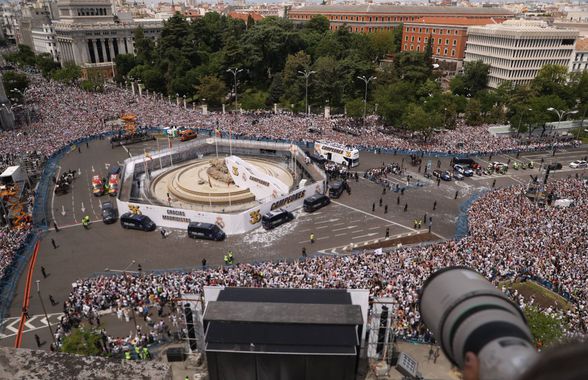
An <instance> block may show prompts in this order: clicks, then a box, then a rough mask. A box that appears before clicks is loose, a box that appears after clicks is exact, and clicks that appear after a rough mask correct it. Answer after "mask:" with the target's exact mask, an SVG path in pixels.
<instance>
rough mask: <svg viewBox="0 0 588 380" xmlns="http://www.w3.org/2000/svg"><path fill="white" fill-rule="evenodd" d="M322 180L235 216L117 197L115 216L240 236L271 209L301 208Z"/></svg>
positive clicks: (319, 191)
mask: <svg viewBox="0 0 588 380" xmlns="http://www.w3.org/2000/svg"><path fill="white" fill-rule="evenodd" d="M324 188H325V184H324V181H321V182H318V183H317V182H315V183H313V184H311V185H308V186H305V187H303V188H301V189H297V190H296V191H293V192H292V193H290V194H287V195H285V196H282V197H278V198H276V199H275V200H272V201H269V202H266V203H264V204H260V205H258V206H257V207H253V208H251V209H249V210H247V211H244V212H241V213H238V214H221V213H213V212H203V211H196V210H186V209H179V208H173V207H165V206H157V205H151V204H145V203H136V202H125V201H121V200H120V199H118V198H117V200H116V203H117V206H118V212H119V215H122V214H124V213H126V212H129V211H135V212H140V213H141V214H143V215H147V216H148V217H149V218H151V220H152V221H153V222H154V223H155V224H156V225H157V226H158V227H166V228H177V229H182V230H185V229H187V228H188V223H190V222H204V223H214V224H217V225H218V226H219V227H220V228H221V229H222V230H223V231H224V232H225V233H226V234H227V235H236V234H242V233H245V232H249V231H252V230H254V229H256V228H257V227H259V226H261V217H262V216H263V215H264V214H267V213H268V212H270V211H272V210H276V209H279V208H283V209H286V210H288V211H293V210H296V209H298V208H300V207H302V203H303V202H304V199H306V198H308V197H310V196H312V195H314V194H316V193H323V192H324Z"/></svg>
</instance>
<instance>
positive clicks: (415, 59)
mask: <svg viewBox="0 0 588 380" xmlns="http://www.w3.org/2000/svg"><path fill="white" fill-rule="evenodd" d="M395 63H396V69H397V70H398V75H399V76H400V78H402V79H403V80H405V81H408V82H412V83H423V82H425V81H426V80H427V79H429V78H430V77H431V74H432V68H431V66H430V65H428V64H427V62H425V55H424V54H423V53H417V52H414V51H410V52H406V51H403V52H401V53H398V54H397V55H396V61H395Z"/></svg>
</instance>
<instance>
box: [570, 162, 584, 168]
mask: <svg viewBox="0 0 588 380" xmlns="http://www.w3.org/2000/svg"><path fill="white" fill-rule="evenodd" d="M586 167H588V162H586V161H584V160H576V161H572V162H570V168H572V169H579V168H586Z"/></svg>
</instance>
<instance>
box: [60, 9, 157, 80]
mask: <svg viewBox="0 0 588 380" xmlns="http://www.w3.org/2000/svg"><path fill="white" fill-rule="evenodd" d="M57 7H58V11H59V20H58V21H56V22H54V23H53V26H54V28H55V36H56V41H57V47H58V50H59V61H60V62H61V64H62V65H64V64H67V63H73V64H76V65H78V66H81V67H82V69H86V70H87V69H99V70H100V71H103V72H104V73H105V74H106V75H110V74H111V73H112V74H113V72H112V71H113V70H114V69H113V67H114V65H113V62H114V59H115V57H116V56H117V55H119V54H133V53H134V52H135V48H134V38H133V33H134V31H135V30H136V29H137V28H138V27H139V26H141V27H142V28H143V30H144V32H145V37H147V38H152V39H156V38H158V37H159V35H160V34H161V29H162V28H163V21H162V20H147V19H139V20H129V21H121V20H119V19H118V18H117V17H115V16H114V15H113V13H112V4H111V2H110V1H109V0H59V2H58V4H57Z"/></svg>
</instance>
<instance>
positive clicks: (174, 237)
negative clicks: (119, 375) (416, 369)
mask: <svg viewBox="0 0 588 380" xmlns="http://www.w3.org/2000/svg"><path fill="white" fill-rule="evenodd" d="M159 145H160V146H161V147H162V148H164V147H166V146H167V140H166V139H165V140H160V141H159ZM151 149H157V142H156V141H151V142H146V143H141V144H136V145H131V146H129V147H128V149H127V148H122V147H117V148H114V149H112V148H111V147H110V144H109V143H108V141H107V140H98V141H94V142H92V143H90V144H89V146H88V147H86V146H85V145H82V146H81V147H80V152H78V151H77V150H73V151H71V152H70V153H68V154H67V155H66V156H65V157H64V158H63V159H62V161H61V163H60V170H61V171H62V172H63V171H65V170H75V171H76V172H77V173H78V176H77V178H76V179H75V181H74V183H73V187H72V189H71V191H69V192H68V193H67V194H64V195H53V194H49V196H48V203H49V207H50V210H51V217H52V218H53V220H55V222H56V223H57V225H58V226H59V227H60V230H59V232H56V231H54V230H53V229H50V230H49V231H48V232H47V233H46V234H45V235H44V237H43V239H42V240H41V247H40V251H39V255H38V259H37V262H36V267H35V273H34V275H33V282H35V281H36V280H40V281H41V282H40V285H41V288H40V289H41V297H43V300H44V303H45V306H46V307H47V313H48V314H51V315H50V317H49V320H50V321H51V322H52V323H55V321H56V320H57V318H58V314H57V313H59V312H61V308H62V306H61V302H63V300H64V299H65V297H67V295H68V293H69V291H70V290H71V284H72V282H74V281H75V280H77V279H79V278H83V277H89V276H93V275H96V274H98V273H102V272H105V271H106V270H107V269H109V270H110V271H120V270H122V269H127V270H136V269H137V266H136V265H137V264H141V266H142V268H143V270H145V271H150V270H158V269H176V268H194V267H199V266H200V265H201V264H200V263H201V260H202V259H203V258H206V260H207V262H208V264H209V265H221V264H222V258H223V255H224V254H225V253H226V252H227V251H228V250H229V249H230V250H232V251H233V252H234V255H235V259H236V261H237V262H254V261H263V260H278V259H283V258H297V257H299V256H300V255H301V252H302V248H303V247H305V248H306V250H307V252H308V254H312V253H314V252H321V253H325V254H331V255H338V254H346V250H345V249H346V248H347V247H349V246H350V245H352V244H360V243H362V242H368V241H373V240H374V239H379V238H383V237H384V234H385V231H386V228H389V232H390V236H391V237H395V236H403V235H406V234H413V233H419V232H424V230H425V229H426V225H425V224H423V228H422V229H421V230H420V231H419V230H415V229H414V228H413V227H414V225H413V221H414V220H415V219H417V218H418V219H421V220H422V219H423V218H424V216H425V214H426V215H427V218H428V217H432V218H433V226H432V232H433V233H434V234H435V235H436V236H437V237H438V238H439V239H451V238H453V237H454V234H455V224H456V221H457V218H458V213H459V205H460V204H461V203H462V202H463V201H465V200H466V199H468V198H469V197H471V196H472V195H473V194H475V193H476V192H478V191H481V190H484V189H490V188H491V186H492V183H493V181H496V184H495V186H496V187H497V188H499V187H504V186H510V185H512V184H527V183H528V182H529V180H530V178H529V175H541V173H540V170H539V166H540V165H539V163H540V161H541V159H542V158H543V159H544V162H545V163H546V164H548V163H550V162H561V163H562V165H563V166H564V168H563V169H562V170H558V171H555V172H552V175H551V177H550V178H558V177H567V176H572V175H575V174H576V173H577V174H578V175H586V174H587V172H588V170H587V169H575V170H574V169H570V168H569V167H568V166H567V165H568V164H569V162H571V161H573V160H575V159H582V158H584V157H585V156H586V155H588V147H582V148H578V149H571V150H565V151H561V152H557V153H556V155H555V157H553V156H552V153H551V152H536V153H529V154H521V155H520V157H519V158H518V159H517V158H516V156H514V155H513V156H506V155H498V156H494V157H492V158H490V157H488V156H484V157H479V158H476V160H477V161H478V162H479V163H481V164H482V165H483V166H486V165H487V163H488V162H489V161H501V162H505V163H506V162H508V160H511V162H512V161H513V160H519V161H521V162H528V161H531V160H532V161H534V162H535V163H536V168H535V169H532V170H530V169H528V170H518V171H517V170H513V169H510V170H509V172H508V174H506V175H500V174H494V175H490V176H474V177H471V178H466V179H464V180H463V181H451V182H443V181H442V182H441V183H440V185H439V186H437V182H436V181H433V180H428V179H425V178H424V177H423V176H422V175H421V174H419V172H418V167H413V166H411V165H410V159H409V158H408V157H403V156H393V155H378V154H374V153H367V152H361V153H360V166H359V167H357V168H354V170H358V171H360V172H363V171H365V170H367V169H369V168H374V167H379V166H381V165H382V162H385V163H387V164H388V163H392V162H397V163H398V164H401V165H403V167H404V168H405V170H406V171H407V173H406V174H409V175H412V176H413V179H412V180H411V184H410V186H409V187H407V189H406V190H405V192H404V194H403V195H401V194H400V192H399V193H396V192H393V191H387V193H386V194H385V195H382V187H380V186H379V185H377V184H374V183H372V182H370V181H367V180H365V179H363V178H361V176H360V179H359V181H358V182H355V180H353V181H351V182H350V185H351V195H348V194H346V193H344V194H343V195H342V197H341V198H339V199H337V200H335V201H334V202H332V204H331V205H329V206H327V207H325V208H323V209H321V210H319V211H317V212H315V213H312V214H306V213H304V212H303V211H301V210H299V211H297V212H295V217H296V218H295V219H294V220H293V221H292V222H290V223H288V224H285V225H283V226H280V227H278V228H276V229H275V230H272V231H269V232H267V231H265V230H263V229H261V228H260V229H257V230H255V231H253V232H250V233H247V234H243V235H239V236H230V237H228V238H227V239H226V240H225V241H223V242H209V241H198V240H193V239H189V238H188V237H187V236H186V232H185V231H180V230H170V234H169V236H168V237H167V238H165V239H163V238H162V236H161V234H160V233H159V232H158V231H154V232H140V231H133V230H123V229H122V228H121V227H120V224H119V223H115V224H112V225H105V224H103V223H102V222H101V218H100V207H101V203H102V202H105V201H114V199H113V198H109V197H108V195H105V196H103V197H94V196H93V195H92V193H91V184H90V181H91V178H92V176H93V175H100V176H101V177H102V176H106V173H107V171H108V168H109V165H116V164H118V163H122V161H123V160H124V159H126V158H128V157H129V155H140V154H143V153H144V150H151ZM403 158H404V162H403V161H402V160H403ZM428 160H429V159H428V158H427V157H425V158H424V159H423V168H424V167H425V166H426V164H427V162H428ZM439 161H440V165H441V169H448V168H449V165H450V164H449V161H450V159H449V158H442V159H440V160H439ZM431 166H432V169H436V168H437V159H436V158H433V159H431ZM406 174H405V175H403V176H402V177H400V176H394V175H389V176H388V179H390V180H391V181H392V182H394V183H398V184H399V186H400V187H403V186H406V184H407V183H406ZM416 181H419V182H421V183H422V184H423V186H422V187H414V183H415V182H416ZM456 192H457V199H455V196H456ZM380 198H382V207H380V206H379V200H380ZM434 202H437V207H436V210H434V211H433V203H434ZM374 203H375V212H372V206H373V204H374ZM385 205H388V213H385V212H384V206H385ZM405 205H407V211H406V212H405V211H404V207H405ZM84 215H88V216H90V219H91V220H92V224H91V226H90V228H89V230H85V229H84V228H83V227H82V225H81V219H82V217H83V216H84ZM311 233H314V234H315V237H316V242H315V243H314V244H311V243H310V241H309V236H310V234H311ZM52 239H53V240H54V241H55V243H56V244H57V248H53V246H52V242H51V240H52ZM133 260H134V261H135V263H134V264H132V265H131V263H132V261H133ZM41 266H43V267H44V268H46V272H47V274H48V277H47V278H43V276H42V274H41ZM25 279H26V273H23V275H22V276H21V278H20V280H19V284H18V286H17V291H16V294H15V298H14V299H13V301H12V304H11V307H10V311H9V315H8V316H7V318H6V319H5V320H4V322H3V323H2V324H1V325H0V334H2V335H0V345H6V346H12V345H13V344H14V331H13V330H14V328H15V326H16V327H17V324H15V323H14V322H15V319H14V318H16V317H18V316H19V315H20V312H21V308H22V300H23V292H24V288H25ZM49 295H52V296H53V297H54V299H55V300H56V301H57V304H56V305H55V306H52V305H51V303H50V301H49ZM30 297H31V300H30V307H29V314H30V315H31V316H32V317H35V318H34V319H32V320H29V322H27V328H26V329H25V334H24V336H23V343H22V347H26V348H36V344H35V341H34V339H33V336H34V334H33V333H32V332H33V331H34V332H35V333H36V334H39V336H41V338H42V340H45V341H49V339H50V336H49V333H48V331H47V328H46V321H45V319H44V316H42V308H41V304H40V302H39V297H38V295H37V294H36V292H35V286H34V284H33V291H32V292H31V295H30ZM104 320H105V321H109V322H108V326H107V331H108V332H109V333H111V334H113V335H128V332H129V328H128V326H125V325H124V323H123V325H120V324H118V323H117V321H116V318H114V319H112V321H110V320H109V318H108V317H105V318H104ZM45 347H46V348H48V345H46V346H45Z"/></svg>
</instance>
